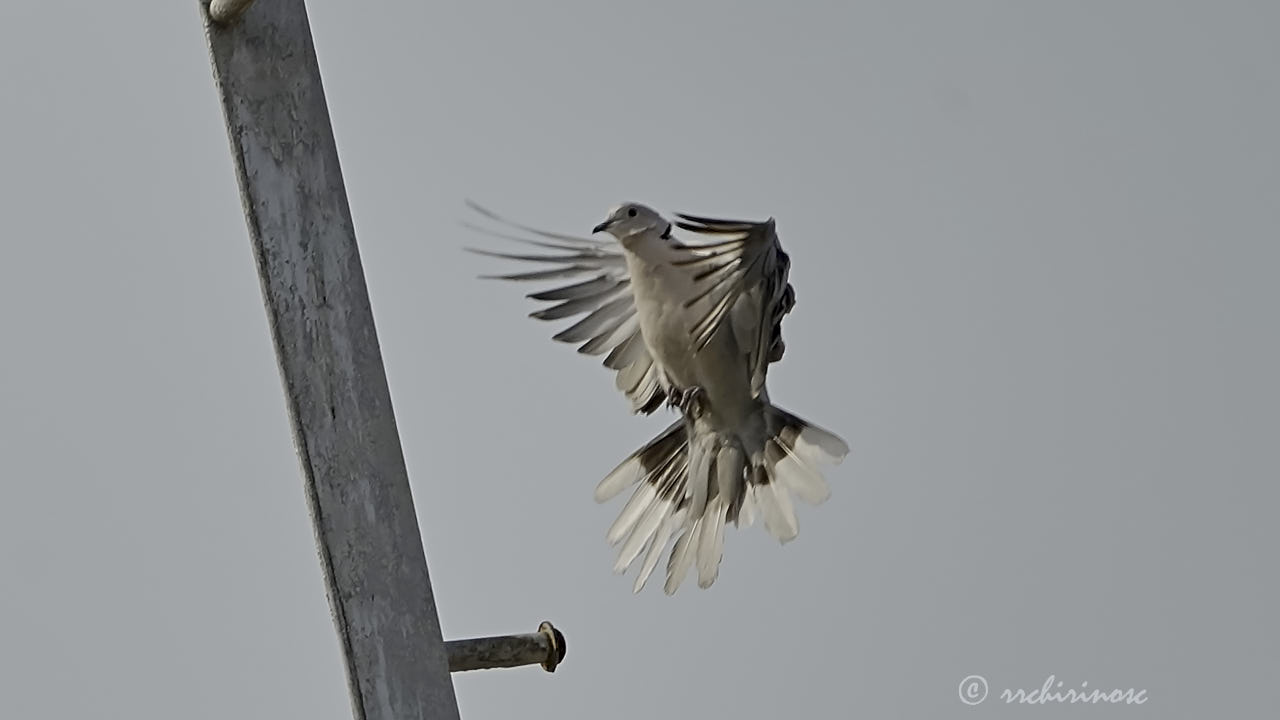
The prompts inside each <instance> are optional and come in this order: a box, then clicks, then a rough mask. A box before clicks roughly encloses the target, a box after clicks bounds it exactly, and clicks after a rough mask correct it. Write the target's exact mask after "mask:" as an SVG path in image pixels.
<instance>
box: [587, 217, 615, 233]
mask: <svg viewBox="0 0 1280 720" xmlns="http://www.w3.org/2000/svg"><path fill="white" fill-rule="evenodd" d="M612 224H613V221H612V220H605V221H604V222H602V223H600V224H599V225H597V226H595V227H594V228H592V229H591V234H592V235H595V234H596V233H602V232H604V231H605V230H608V229H609V226H610V225H612Z"/></svg>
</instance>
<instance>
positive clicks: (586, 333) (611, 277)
mask: <svg viewBox="0 0 1280 720" xmlns="http://www.w3.org/2000/svg"><path fill="white" fill-rule="evenodd" d="M467 204H468V205H469V206H470V207H471V208H472V209H474V210H475V211H476V212H478V213H480V214H481V215H483V216H485V217H486V218H488V219H490V220H493V221H495V222H498V223H501V224H503V225H506V226H507V227H509V228H511V229H514V230H517V231H520V232H521V233H526V234H529V235H533V236H536V237H537V238H539V239H534V238H529V237H521V236H519V235H512V234H508V233H502V232H495V231H493V230H486V229H484V228H480V227H478V226H476V225H468V227H471V228H472V229H474V230H477V231H479V232H482V233H485V234H487V235H490V236H491V237H495V238H499V239H503V240H510V241H513V242H518V243H524V244H526V245H533V246H535V247H540V248H544V249H548V250H553V251H555V253H553V254H538V255H524V254H513V253H505V252H494V251H492V250H480V249H475V248H467V249H468V250H470V251H471V252H474V253H478V254H480V255H488V256H490V257H497V258H504V259H508V260H520V261H525V262H533V263H541V264H543V265H546V266H548V267H547V269H543V270H534V271H530V272H520V273H512V274H507V275H485V276H482V277H486V278H494V279H499V280H514V281H522V282H530V281H552V280H573V282H571V283H569V284H567V285H561V286H558V287H552V288H550V289H548V290H543V291H541V292H535V293H530V294H529V296H528V297H530V298H533V299H534V300H538V301H541V302H547V303H555V304H553V305H551V306H550V307H547V308H544V309H542V310H538V311H535V312H532V313H530V314H529V316H530V317H533V318H537V319H539V320H561V319H564V318H570V317H574V316H576V315H585V316H586V317H583V318H582V319H580V320H578V321H577V322H576V323H574V324H573V325H571V326H569V327H567V328H565V329H564V330H561V331H560V332H559V333H556V334H555V335H554V336H552V337H553V339H555V340H559V341H560V342H566V343H582V344H581V345H580V346H579V347H578V352H580V353H584V354H587V355H605V358H604V366H605V367H607V368H609V369H611V370H616V371H617V377H616V378H615V380H616V384H617V386H618V389H619V390H621V391H622V392H623V393H624V394H626V396H627V399H628V400H630V401H631V410H632V412H637V413H644V414H646V415H647V414H649V413H652V412H653V411H654V410H657V409H658V408H659V407H661V406H662V403H663V401H664V400H665V399H666V397H667V395H666V391H665V390H664V389H663V386H662V382H661V373H660V372H659V370H658V366H657V365H656V364H655V363H654V361H653V356H652V355H650V354H649V348H648V347H647V346H646V345H645V343H644V338H643V337H642V336H641V334H640V320H639V318H638V317H637V316H636V305H635V296H634V295H633V294H632V291H631V277H630V276H629V275H628V274H627V261H626V258H624V257H623V255H622V252H621V251H620V249H619V248H618V246H617V244H616V243H614V242H612V241H608V240H603V241H602V240H596V239H594V238H588V237H576V236H573V235H561V234H558V233H549V232H545V231H542V230H537V229H535V228H531V227H526V226H524V225H518V224H516V223H513V222H510V221H508V220H505V219H503V218H501V217H499V216H498V215H496V214H494V213H493V212H491V211H489V210H486V209H484V208H482V207H480V206H479V205H476V204H475V203H473V202H470V201H468V203H467ZM606 353H607V354H606Z"/></svg>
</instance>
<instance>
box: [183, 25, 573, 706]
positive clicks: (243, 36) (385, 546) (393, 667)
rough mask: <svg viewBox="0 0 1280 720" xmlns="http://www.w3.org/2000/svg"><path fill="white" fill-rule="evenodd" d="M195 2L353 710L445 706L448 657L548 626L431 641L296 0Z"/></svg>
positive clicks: (366, 308) (396, 459) (430, 614)
mask: <svg viewBox="0 0 1280 720" xmlns="http://www.w3.org/2000/svg"><path fill="white" fill-rule="evenodd" d="M200 5H201V8H202V14H203V15H204V18H205V28H206V34H207V36H208V41H209V51H210V55H211V58H212V62H213V70H214V79H215V81H216V83H217V88H218V93H219V96H220V97H221V100H222V107H223V111H224V113H225V116H226V122H227V132H228V134H229V136H230V139H231V150H232V155H233V158H234V160H235V167H236V175H237V179H238V180H239V184H240V194H241V200H242V202H243V205H244V213H245V219H246V221H247V223H248V226H249V237H250V240H251V241H252V244H253V250H254V255H255V257H256V259H257V265H258V273H259V276H260V278H261V281H262V292H263V296H264V300H265V303H266V309H267V316H268V319H269V321H270V325H271V334H272V339H273V340H274V343H275V349H276V356H277V359H278V361H279V365H280V374H281V379H282V380H283V383H284V390H285V399H286V402H287V403H288V408H289V416H290V419H291V422H292V426H293V434H294V443H295V445H296V449H297V452H298V457H299V459H300V461H301V464H302V473H303V477H304V479H305V485H306V494H307V501H308V504H309V506H310V509H311V518H312V521H313V523H314V525H315V535H316V544H317V546H318V550H319V555H320V562H321V565H322V566H323V570H324V575H325V583H326V586H327V591H328V596H329V605H330V608H331V609H332V612H333V620H334V624H335V625H336V628H337V631H338V637H339V641H340V643H341V647H342V652H343V659H344V662H345V666H346V674H347V681H348V685H349V687H350V691H351V700H352V708H353V711H354V715H355V718H356V720H403V719H407V718H444V719H446V720H452V719H455V718H457V717H458V707H457V701H456V699H455V698H454V692H453V683H452V681H451V679H450V676H449V672H450V661H451V659H452V660H454V665H455V667H456V669H459V670H461V669H473V668H480V667H508V666H513V665H517V664H528V663H532V662H541V663H543V666H544V667H545V668H547V669H548V670H552V669H554V667H555V665H556V663H558V662H559V660H560V659H561V658H563V656H564V638H563V637H562V636H561V635H560V633H559V631H557V630H555V629H554V628H551V627H550V624H546V623H544V627H543V628H540V630H539V632H538V633H534V634H531V635H523V636H515V637H510V638H487V639H481V640H468V641H460V642H458V643H451V644H450V646H449V648H447V649H446V646H445V644H444V642H443V640H442V638H441V634H440V623H439V619H438V616H437V612H436V604H435V598H434V596H433V594H432V588H431V580H430V578H429V576H428V573H427V561H426V556H425V553H424V552H423V548H422V539H421V536H420V534H419V532H418V522H417V516H416V514H415V512H414V505H413V496H412V494H411V493H410V489H409V478H408V473H407V471H406V469H405V464H404V457H403V454H402V451H401V447H400V437H399V433H398V432H397V430H396V423H395V416H394V414H393V412H392V407H391V396H390V393H389V391H388V389H387V380H386V373H385V370H384V368H383V363H382V355H381V351H380V349H379V347H378V337H377V333H376V331H375V329H374V324H373V314H372V311H371V309H370V305H369V295H368V291H367V289H366V286H365V278H364V270H363V268H362V267H361V264H360V253H359V250H358V248H357V246H356V237H355V231H354V228H353V226H352V222H351V212H350V208H349V207H348V205H347V196H346V190H345V188H344V186H343V181H342V171H341V169H340V168H339V165H338V151H337V146H336V144H335V142H334V137H333V130H332V127H331V126H330V123H329V111H328V107H327V106H326V104H325V97H324V90H323V88H322V87H321V83H320V71H319V67H318V65H317V64H316V55H315V48H314V46H313V43H312V38H311V29H310V26H309V23H308V21H307V13H306V6H305V4H304V1H303V0H271V1H270V2H258V3H254V2H253V0H200ZM498 641H501V642H498ZM451 656H455V657H452V658H451Z"/></svg>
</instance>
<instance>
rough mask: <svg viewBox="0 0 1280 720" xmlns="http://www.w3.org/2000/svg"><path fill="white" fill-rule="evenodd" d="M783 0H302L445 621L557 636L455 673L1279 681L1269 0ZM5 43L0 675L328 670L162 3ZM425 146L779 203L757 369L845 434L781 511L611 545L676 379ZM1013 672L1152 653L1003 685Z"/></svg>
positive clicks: (852, 687) (468, 177)
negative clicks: (701, 566) (534, 255)
mask: <svg viewBox="0 0 1280 720" xmlns="http://www.w3.org/2000/svg"><path fill="white" fill-rule="evenodd" d="M143 5H147V6H148V7H143ZM782 6H783V4H781V3H774V4H766V3H761V2H755V3H732V4H731V3H728V2H719V3H712V2H703V3H697V4H684V3H676V2H649V3H644V4H643V5H640V4H636V3H628V4H623V3H602V2H585V1H583V2H573V3H570V2H563V3H558V4H556V6H555V9H549V8H548V7H543V6H536V7H535V4H532V3H520V2H514V1H511V2H502V3H498V2H478V1H477V2H468V3H444V2H432V3H422V2H395V3H390V2H389V3H381V4H378V5H377V8H376V10H375V9H373V8H371V7H369V6H366V5H362V4H359V3H352V2H319V1H317V2H313V3H311V18H312V25H313V30H314V33H315V35H316V43H317V46H318V52H319V57H320V63H321V68H322V70H323V72H324V80H325V86H326V90H327V92H328V97H329V104H330V110H331V113H332V116H333V121H334V127H335V132H336V134H337V138H338V145H339V149H340V153H341V157H342V163H343V169H344V171H345V174H346V183H347V188H348V192H349V195H350V200H351V205H352V209H353V213H354V217H355V222H356V227H357V232H358V235H359V239H360V243H361V248H362V252H363V257H364V265H365V272H366V274H367V277H368V281H369V285H370V291H371V294H372V298H373V304H374V311H375V314H376V317H377V321H378V330H379V334H380V337H381V342H382V349H383V352H384V356H385V360H386V364H387V371H388V376H389V380H390V385H391V390H392V395H393V398H394V401H395V406H396V412H397V417H398V421H399V427H400V432H401V435H402V439H403V442H404V447H405V453H406V459H407V462H408V465H409V471H410V475H411V477H412V481H413V487H414V492H415V494H416V497H417V501H418V513H419V517H420V520H421V523H422V526H423V533H424V542H425V543H426V548H427V554H428V559H429V562H430V567H431V574H432V577H433V580H434V581H435V587H436V594H437V599H438V602H439V608H440V613H441V620H442V624H443V627H444V631H445V634H446V636H447V637H450V638H458V637H464V636H472V635H481V634H490V633H504V632H524V631H531V630H532V629H533V628H534V627H536V625H537V623H538V622H539V621H540V620H543V619H550V620H552V621H554V622H555V623H557V624H558V625H559V626H561V627H562V628H563V629H564V631H565V633H566V634H567V636H568V640H569V655H568V657H567V658H566V661H565V664H564V666H562V668H561V669H560V670H559V671H558V672H557V673H556V674H555V675H553V676H549V675H546V674H545V673H543V672H542V671H541V670H537V669H522V670H512V671H500V672H499V671H495V672H489V673H478V674H470V675H465V676H458V677H457V678H456V681H455V685H456V687H457V691H458V696H459V700H460V703H461V708H462V712H463V715H464V716H465V717H468V718H504V717H514V716H517V715H520V716H528V715H530V714H532V715H535V716H552V715H556V716H562V717H609V718H653V717H677V718H681V717H695V716H697V717H719V716H725V717H736V718H779V717H796V716H799V717H813V718H827V717H874V718H880V717H904V718H926V717H928V718H932V717H949V716H952V715H960V714H961V713H968V714H969V715H970V716H974V717H976V716H979V715H983V716H997V715H998V716H1007V717H1031V716H1034V717H1038V718H1039V717H1072V718H1076V717H1085V716H1088V717H1092V718H1097V717H1117V718H1143V717H1152V718H1155V717H1159V718H1203V717H1214V716H1217V717H1250V716H1252V717H1261V716H1265V715H1268V714H1271V713H1273V712H1274V702H1273V700H1272V699H1271V697H1270V693H1269V688H1270V687H1271V686H1272V685H1273V684H1274V678H1275V677H1276V675H1277V672H1280V650H1277V648H1280V632H1278V630H1280V622H1277V620H1276V616H1275V613H1274V608H1276V607H1280V585H1278V584H1277V577H1276V565H1275V552H1276V548H1277V547H1278V546H1280V545H1278V541H1280V537H1278V535H1280V527H1278V526H1277V524H1276V523H1275V522H1274V513H1275V508H1276V506H1277V502H1278V501H1280V491H1278V490H1277V484H1276V480H1277V478H1278V476H1280V473H1278V472H1277V471H1278V470H1280V467H1278V465H1280V463H1278V461H1277V455H1276V452H1275V447H1276V446H1275V443H1276V440H1277V437H1278V436H1280V435H1278V433H1280V411H1278V410H1277V408H1278V407H1280V383H1277V381H1276V377H1275V368H1277V367H1280V337H1278V336H1277V333H1276V325H1275V311H1276V308H1277V305H1278V302H1280V290H1278V289H1277V284H1276V281H1275V277H1276V271H1277V267H1280V244H1278V243H1277V237H1278V233H1277V225H1278V221H1280V201H1278V198H1280V170H1278V168H1280V143H1278V142H1277V138H1276V128H1280V80H1278V77H1280V76H1278V75H1277V73H1276V68H1277V67H1280V49H1278V47H1280V46H1278V45H1277V43H1276V41H1275V32H1276V28H1277V27H1280V9H1278V6H1276V5H1269V4H1264V3H1251V4H1246V3H1183V2H1124V3H1114V2H1106V3H1104V2H1083V3H1066V2H1059V3H1052V4H1051V3H1013V2H1005V3H993V2H963V3H960V2H933V3H914V4H910V5H908V4H906V3H877V4H874V5H872V4H860V5H859V7H857V8H856V9H855V8H854V7H853V4H852V3H848V4H841V5H837V4H836V3H807V4H806V3H799V4H797V5H795V6H793V7H791V8H789V9H783V7H782ZM73 10H74V12H73ZM0 68H2V69H0V97H3V98H4V108H5V112H4V120H3V129H4V132H2V133H0V208H2V209H3V218H4V231H5V235H6V237H7V238H8V239H7V241H6V242H5V244H4V256H3V260H2V261H0V327H2V328H3V331H4V340H3V346H2V347H3V349H4V353H3V360H2V361H0V362H2V366H3V369H4V372H3V373H0V472H3V476H4V478H5V485H4V488H5V492H4V499H3V501H0V574H2V575H3V577H4V591H3V592H0V617H3V618H4V628H3V640H2V641H0V707H2V708H3V714H4V715H6V716H10V717H15V718H17V717H22V718H28V719H33V720H34V719H39V718H67V717H131V718H139V719H141V720H153V719H154V720H161V719H164V720H168V719H169V718H184V719H192V720H194V719H198V718H211V719H213V718H217V719H219V720H221V719H223V718H228V717H237V718H271V717H300V718H309V719H311V720H324V719H325V718H334V719H337V718H344V717H348V716H349V710H348V707H349V706H348V702H347V699H346V694H345V693H346V689H345V685H344V682H343V679H342V670H341V664H340V661H339V655H338V647H337V644H336V642H335V635H334V632H333V628H332V625H331V623H330V621H329V617H328V608H327V605H326V602H325V599H324V594H323V586H322V579H321V575H320V570H319V565H318V562H317V560H316V557H315V551H314V546H313V541H312V535H311V530H310V526H309V520H308V518H307V514H306V508H305V503H304V500H303V495H302V483H301V479H300V475H299V471H298V466H297V462H296V459H295V457H294V454H293V449H292V446H291V441H290V435H289V428H288V422H287V418H286V414H285V407H284V402H283V399H282V394H281V387H280V382H279V378H278V376H277V371H276V366H275V361H274V358H273V356H272V350H271V346H270V342H269V337H268V333H267V325H266V321H265V314H264V312H263V309H262V305H261V299H260V293H259V289H258V284H257V278H256V275H255V269H254V265H253V262H252V257H251V254H250V251H249V245H248V241H247V239H246V231H245V226H244V220H243V218H242V216H241V214H240V208H239V201H238V196H237V191H236V186H235V180H234V176H233V173H232V168H231V160H230V154H229V152H228V146H227V139H226V135H225V132H224V129H223V126H222V116H221V111H220V109H219V107H218V104H217V98H216V95H215V92H214V88H213V83H212V80H211V76H210V68H209V63H208V58H207V55H206V49H205V45H204V39H203V37H202V32H201V26H200V20H199V16H198V13H197V9H196V3H195V2H194V1H190V2H174V3H146V4H143V3H135V4H129V3H60V2H49V3H10V4H6V5H4V6H3V7H0ZM466 197H474V198H476V199H478V200H480V201H482V202H485V203H487V204H489V205H491V206H493V207H495V208H497V209H499V210H501V211H503V212H505V213H507V214H508V215H511V216H513V217H516V218H518V219H521V220H525V221H527V222H529V223H533V224H536V225H539V226H543V227H547V228H550V229H557V230H565V231H582V232H587V231H588V230H589V228H590V227H591V226H592V225H593V224H595V223H596V222H597V221H599V220H600V219H601V218H602V217H603V213H604V212H605V210H606V209H607V207H608V206H609V205H611V204H613V203H615V202H618V201H621V200H638V201H643V202H646V203H649V204H652V205H654V206H656V207H659V208H661V209H664V210H667V211H676V210H679V211H686V212H695V213H704V214H712V215H729V216H746V217H756V218H759V217H765V216H768V215H773V216H775V217H776V218H777V220H778V227H779V230H780V232H781V234H782V238H783V243H784V246H785V247H786V249H787V250H788V251H789V252H790V253H791V256H792V261H793V269H792V280H793V282H794V284H795V286H796V290H797V294H798V301H799V302H798V305H797V307H796V309H795V312H794V313H793V314H792V315H791V316H790V317H789V318H788V320H787V321H786V325H785V336H786V339H787V342H788V352H787V356H786V359H785V360H784V361H783V362H782V363H781V364H780V365H777V366H775V367H774V369H773V371H772V373H771V378H770V380H771V382H770V390H771V394H772V395H773V396H774V398H775V400H776V401H777V402H778V403H779V404H780V405H782V406H784V407H786V408H788V409H790V410H792V411H794V412H796V413H798V414H800V415H802V416H804V417H806V418H809V419H811V420H813V421H815V422H817V423H819V424H822V425H825V426H826V427H829V428H831V429H833V430H835V431H837V432H838V433H840V434H841V435H842V436H843V437H845V438H846V439H848V440H849V442H850V444H851V445H852V446H853V453H852V454H851V456H850V458H849V459H848V460H847V461H846V463H845V464H844V465H842V466H840V467H839V468H837V469H835V470H834V471H832V472H831V473H830V474H829V477H830V479H831V482H832V486H833V490H834V495H833V497H832V498H831V500H830V501H828V503H827V504H826V505H824V506H822V507H820V508H816V509H814V508H807V507H806V508H803V509H802V510H801V532H800V537H799V538H798V539H797V540H796V541H795V542H793V543H791V544H789V545H787V546H786V547H779V546H778V545H777V544H776V543H774V542H773V541H772V540H771V539H770V538H769V537H768V536H767V535H766V533H765V532H764V531H763V530H762V529H760V528H752V529H750V530H747V531H738V532H731V533H730V535H729V537H728V540H727V548H726V553H725V560H724V564H723V566H722V568H721V574H720V579H719V580H718V581H717V582H716V584H715V586H714V587H713V588H712V589H711V590H710V591H698V590H697V588H696V586H695V585H694V584H693V583H686V585H685V586H684V587H683V588H682V589H681V591H680V593H679V594H677V595H676V596H675V597H674V598H668V597H666V596H664V595H662V593H661V592H660V589H659V588H658V587H653V586H651V587H650V588H649V589H648V590H647V591H646V592H645V593H644V594H642V595H640V596H632V595H631V593H630V586H631V581H630V577H627V578H620V577H616V576H614V575H612V574H611V572H610V568H611V566H612V561H613V554H612V551H611V549H610V548H609V547H608V546H607V545H606V544H605V542H604V532H605V529H606V528H607V527H608V525H609V523H610V522H612V520H613V518H614V516H615V515H616V513H617V511H618V510H619V508H620V502H615V503H614V504H611V505H608V506H603V507H601V506H597V505H595V504H594V503H593V501H592V499H591V492H592V489H593V488H594V486H595V483H596V482H597V481H598V480H599V478H600V477H601V476H603V474H604V473H606V472H608V470H610V469H611V468H612V467H613V466H614V464H616V463H617V462H618V461H619V460H621V459H622V458H623V457H624V456H625V455H626V454H627V453H629V452H630V451H631V450H633V449H635V448H636V447H638V446H639V445H640V444H642V443H643V442H645V441H646V440H647V439H649V437H651V436H652V435H653V434H654V433H656V432H657V431H658V430H659V429H661V427H662V426H663V425H664V424H665V423H666V422H667V418H666V417H657V418H634V417H631V416H629V415H628V414H627V412H626V403H625V400H624V399H623V398H622V397H621V396H620V395H619V394H618V393H616V391H614V389H613V383H612V378H611V376H610V374H609V373H608V372H606V371H605V370H603V369H601V368H599V367H598V366H597V364H596V361H594V360H591V359H586V358H582V357H578V356H576V355H575V353H574V352H573V351H572V349H571V348H570V347H568V346H559V345H557V344H554V343H552V342H551V341H550V340H549V339H548V337H549V335H550V334H551V333H552V332H553V327H552V326H551V325H547V324H543V323H537V322H535V321H532V320H529V319H527V318H525V317H524V314H525V313H526V312H528V311H529V310H531V309H532V306H531V304H530V303H529V302H527V301H525V300H524V299H523V298H522V297H521V291H522V288H518V287H513V286H505V285H499V284H494V283H485V282H481V281H478V280H476V279H475V278H474V276H475V275H476V274H478V273H481V272H486V271H491V270H493V269H494V267H495V266H494V264H492V263H490V262H487V261H486V260H485V259H483V258H477V257H473V256H469V255H466V254H464V253H462V252H460V251H459V249H458V248H459V247H460V246H461V245H464V244H469V243H472V242H474V241H475V237H474V236H473V235H471V234H469V233H467V232H466V231H464V230H463V229H461V228H460V226H459V224H458V223H459V221H460V220H462V219H463V218H465V217H466V213H465V208H464V207H463V204H462V201H463V199H464V198H466ZM503 267H505V266H503ZM971 674H980V675H983V676H985V677H986V678H987V680H988V681H989V683H990V687H991V691H992V694H991V697H989V698H988V699H987V701H986V702H985V703H984V704H983V705H982V706H981V707H980V708H979V709H977V710H973V709H971V708H968V707H966V706H965V705H963V704H962V703H961V702H960V699H959V696H958V691H957V687H958V685H959V683H960V681H961V679H963V678H965V677H966V676H968V675H971ZM1050 674H1054V675H1056V676H1057V678H1058V679H1059V680H1063V681H1065V682H1066V685H1067V686H1070V687H1079V685H1080V683H1081V682H1083V681H1087V682H1088V683H1089V687H1090V688H1094V687H1103V688H1112V687H1121V688H1128V687H1134V688H1143V689H1146V690H1147V692H1148V696H1149V698H1150V700H1149V701H1148V702H1147V704H1145V705H1143V706H1140V707H1135V706H1129V707H1124V706H1121V707H1107V706H1099V707H1090V708H1081V707H1064V706H1044V707H1035V708H1029V707H1007V706H1005V705H1004V703H1003V702H1001V701H999V700H998V699H997V698H996V695H997V694H998V692H999V691H1000V690H1001V689H1003V688H1025V689H1028V690H1029V689H1034V688H1037V687H1040V686H1041V685H1042V684H1043V683H1044V682H1045V679H1046V678H1047V677H1048V676H1049V675H1050Z"/></svg>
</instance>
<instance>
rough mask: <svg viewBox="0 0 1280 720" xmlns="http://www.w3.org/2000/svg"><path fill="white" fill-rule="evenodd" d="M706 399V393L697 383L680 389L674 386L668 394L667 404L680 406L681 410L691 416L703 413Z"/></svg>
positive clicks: (675, 406)
mask: <svg viewBox="0 0 1280 720" xmlns="http://www.w3.org/2000/svg"><path fill="white" fill-rule="evenodd" d="M705 399H706V393H705V392H704V391H703V390H702V388H700V387H698V386H696V385H695V386H693V387H687V388H680V389H675V388H672V390H671V391H670V392H669V393H668V394H667V404H668V405H670V406H671V407H674V408H678V409H679V410H680V412H682V413H684V414H685V415H686V416H688V417H691V418H692V417H697V416H699V415H701V414H702V410H703V402H704V401H705Z"/></svg>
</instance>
